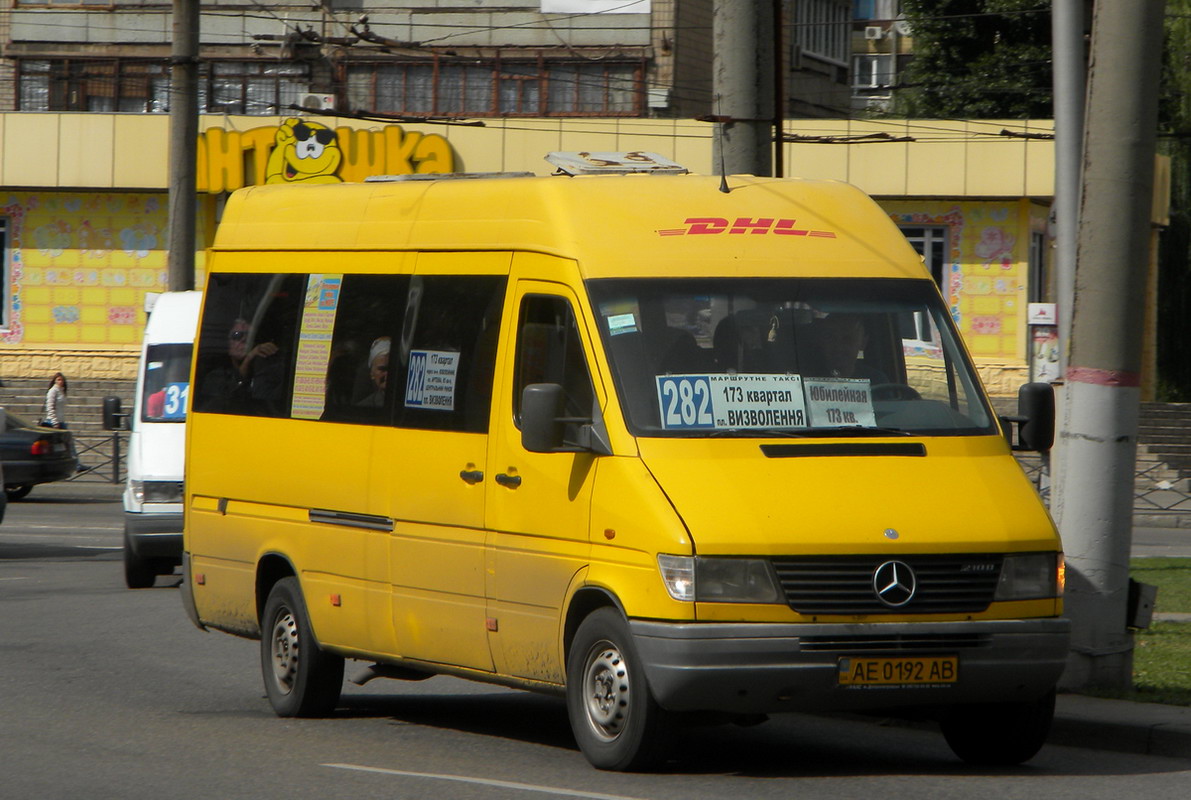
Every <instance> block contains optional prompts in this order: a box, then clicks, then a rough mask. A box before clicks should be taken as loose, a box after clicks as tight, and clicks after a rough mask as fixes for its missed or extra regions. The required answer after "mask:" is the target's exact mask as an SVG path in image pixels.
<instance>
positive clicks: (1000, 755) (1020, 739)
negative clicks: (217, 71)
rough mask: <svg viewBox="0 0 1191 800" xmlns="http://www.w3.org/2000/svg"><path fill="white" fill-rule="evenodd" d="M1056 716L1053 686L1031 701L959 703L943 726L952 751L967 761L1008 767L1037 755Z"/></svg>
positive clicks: (980, 764) (949, 712)
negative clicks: (961, 704)
mask: <svg viewBox="0 0 1191 800" xmlns="http://www.w3.org/2000/svg"><path fill="white" fill-rule="evenodd" d="M1054 716H1055V693H1054V691H1053V690H1051V691H1050V692H1048V693H1047V694H1046V695H1044V696H1043V697H1042V698H1040V699H1039V700H1036V701H1034V702H1032V703H1004V704H988V705H969V706H957V707H956V708H953V709H951V710H949V711H948V712H947V715H946V716H945V717H944V718H943V720H942V722H941V727H942V730H943V737H944V738H945V739H946V740H947V744H948V745H950V746H951V750H952V752H954V753H955V754H956V755H957V756H959V757H960V758H961V759H963V760H964V761H966V762H967V763H969V764H976V765H979V766H997V767H1008V766H1013V765H1015V764H1021V763H1022V762H1024V761H1029V760H1030V759H1031V758H1033V757H1034V756H1035V755H1037V753H1038V751H1039V750H1041V749H1042V745H1043V744H1045V742H1046V737H1047V734H1049V733H1050V724H1051V722H1052V721H1053V720H1054Z"/></svg>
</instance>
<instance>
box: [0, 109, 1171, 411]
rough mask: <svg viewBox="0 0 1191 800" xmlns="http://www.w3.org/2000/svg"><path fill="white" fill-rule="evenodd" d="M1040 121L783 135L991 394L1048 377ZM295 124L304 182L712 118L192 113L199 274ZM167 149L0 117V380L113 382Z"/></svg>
mask: <svg viewBox="0 0 1191 800" xmlns="http://www.w3.org/2000/svg"><path fill="white" fill-rule="evenodd" d="M299 126H300V128H302V129H304V130H299ZM1049 127H1050V124H1049V122H1045V121H1043V122H1029V123H1022V122H1020V121H1012V122H947V121H929V120H915V121H907V120H901V121H884V122H875V121H871V122H858V121H847V120H807V121H802V122H799V123H793V122H791V123H789V124H788V126H787V130H786V133H787V137H788V138H791V139H793V140H794V141H793V142H791V143H789V144H787V145H786V146H785V162H786V163H787V164H789V165H790V167H789V171H790V173H791V174H796V175H798V176H800V177H807V178H822V179H833V180H844V181H848V182H850V183H853V184H856V185H858V186H859V187H860V188H862V189H864V190H865V191H867V192H868V193H869V194H871V195H872V196H873V197H874V198H875V199H876V200H877V201H878V203H879V204H880V205H881V206H882V207H883V208H884V209H885V210H886V212H887V213H888V214H889V215H890V218H891V219H892V220H893V221H894V222H895V223H897V224H898V225H899V226H900V227H901V228H902V230H903V232H904V233H905V234H906V235H907V238H908V239H909V240H910V242H911V243H912V244H914V245H915V246H916V247H917V248H918V249H919V252H920V253H922V254H923V258H924V261H925V263H926V265H927V268H928V269H929V270H930V271H931V273H932V275H933V276H934V277H935V279H936V280H937V281H938V282H939V285H940V288H941V290H942V292H943V295H944V297H945V298H946V300H947V302H948V304H949V306H950V308H951V311H952V314H953V316H954V317H955V319H956V321H957V323H958V324H959V327H960V330H961V332H962V333H963V335H964V337H965V339H966V341H967V342H968V345H969V348H970V349H971V351H972V354H973V357H974V358H975V359H976V362H977V365H978V366H979V368H980V370H981V372H982V374H983V376H984V378H985V381H986V383H987V384H988V385H989V387H990V388H991V389H992V391H994V393H997V394H1012V393H1013V392H1015V391H1016V388H1017V386H1018V385H1020V384H1021V383H1024V382H1025V381H1026V380H1028V379H1030V378H1031V377H1043V378H1046V377H1051V376H1050V375H1049V374H1048V373H1047V372H1046V371H1045V370H1046V369H1047V361H1048V358H1049V354H1050V351H1048V350H1047V349H1046V348H1047V347H1048V346H1050V347H1053V344H1054V342H1053V337H1051V333H1052V331H1050V330H1045V329H1043V330H1040V327H1041V328H1045V327H1046V326H1045V325H1042V326H1040V325H1039V324H1037V323H1038V320H1035V319H1032V318H1031V316H1030V304H1031V303H1037V302H1042V303H1045V302H1047V301H1049V300H1051V299H1053V291H1054V287H1053V280H1052V279H1051V277H1050V275H1049V265H1050V261H1051V257H1050V251H1051V248H1052V240H1051V237H1050V231H1049V227H1048V214H1049V209H1050V193H1051V191H1052V189H1051V187H1052V185H1053V146H1052V144H1051V143H1050V142H1049V141H1048V140H1046V139H1045V138H1038V137H1039V136H1042V137H1044V136H1045V134H1046V132H1047V131H1048V130H1049ZM1005 130H1008V131H1012V132H1017V133H1019V134H1029V135H1027V136H1006V135H1003V134H1002V133H1001V131H1005ZM320 131H325V132H326V133H325V134H320V133H319V132H320ZM299 133H300V134H302V135H305V136H306V137H307V138H308V139H314V138H315V137H317V136H320V135H321V136H322V138H324V139H325V140H326V141H327V144H326V145H325V146H324V147H323V148H322V150H321V151H320V158H319V159H317V160H309V159H308V160H307V163H306V164H305V165H304V166H305V167H306V168H307V171H306V172H304V173H302V174H301V175H300V176H299V177H298V178H296V180H311V181H314V182H325V181H338V180H362V179H363V178H365V177H368V176H369V175H381V174H403V173H413V172H452V171H469V172H502V171H506V172H507V171H529V172H534V173H537V174H541V175H546V174H549V173H550V172H551V171H552V169H553V168H552V167H551V166H550V165H549V164H548V163H547V162H546V161H545V160H544V158H543V156H544V155H545V154H546V153H547V152H550V151H557V150H563V151H567V150H571V151H578V150H585V151H591V152H601V151H606V152H616V151H628V150H645V151H651V152H656V153H659V154H661V155H663V156H665V157H667V158H670V159H673V160H675V161H678V162H679V163H682V164H684V165H686V166H687V167H688V168H690V169H691V170H692V171H695V172H703V173H709V172H711V173H713V172H714V169H713V167H712V164H711V160H712V159H711V150H712V139H713V136H714V134H715V127H714V125H713V124H711V123H704V122H698V121H694V120H643V119H625V120H595V119H584V120H573V119H571V120H543V119H537V118H534V119H530V118H525V119H498V120H489V121H487V122H486V124H485V125H484V126H483V127H472V126H450V125H433V124H401V125H398V124H386V123H370V122H364V121H360V120H352V119H343V118H337V117H335V116H333V115H319V116H315V115H309V116H303V117H246V116H235V117H226V116H204V117H202V118H201V121H200V138H199V146H198V166H199V180H198V184H199V195H200V202H199V203H198V209H199V211H198V218H197V219H196V220H195V221H194V224H195V226H196V233H197V242H198V250H199V252H198V253H197V265H198V269H199V270H200V272H201V270H202V266H203V257H202V256H203V253H202V251H203V249H204V248H205V247H206V246H207V245H209V244H210V242H211V240H212V237H213V235H214V230H215V226H216V224H217V222H218V219H219V215H220V211H221V209H222V206H223V202H224V201H225V199H226V197H227V195H228V193H229V192H231V191H234V190H235V189H237V188H240V187H241V186H246V185H252V184H259V183H268V182H278V181H281V180H295V178H293V177H292V176H290V177H289V178H287V177H286V175H287V174H288V173H286V168H285V163H286V161H285V158H286V154H287V153H288V152H290V149H291V148H292V146H293V144H294V142H295V141H296V136H297V134H299ZM167 153H168V117H166V116H162V115H147V114H103V113H73V114H71V113H62V114H56V113H49V114H46V113H28V114H27V113H17V112H9V113H4V114H0V156H2V161H0V234H2V236H3V244H4V249H3V256H4V260H3V269H4V286H5V292H6V293H5V302H4V308H3V322H2V327H0V378H2V377H31V376H37V375H42V374H46V373H47V372H48V373H50V374H52V372H53V371H57V370H58V369H63V370H64V371H68V372H70V374H73V375H77V376H79V377H96V378H99V377H131V375H132V371H133V369H134V360H135V351H136V346H137V342H138V341H139V339H140V335H141V330H142V328H143V325H144V301H145V295H146V294H147V293H152V292H159V291H163V290H164V289H165V287H166V269H167V265H168V259H167V254H166V252H165V250H164V248H165V243H166V242H167V241H168V226H169V220H168V214H167V192H166V189H167V185H168V181H167V179H168V176H167V169H166V168H167ZM1162 199H1163V198H1162V196H1160V197H1159V202H1158V203H1156V209H1160V208H1163V207H1164V206H1162V203H1161V201H1162ZM1155 219H1156V220H1160V213H1159V211H1158V210H1156V212H1155ZM312 221H313V218H312ZM200 279H201V275H200Z"/></svg>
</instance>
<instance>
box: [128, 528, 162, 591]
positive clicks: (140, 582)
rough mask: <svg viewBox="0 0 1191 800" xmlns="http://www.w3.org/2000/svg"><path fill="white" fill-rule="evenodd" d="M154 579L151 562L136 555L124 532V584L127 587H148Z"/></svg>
mask: <svg viewBox="0 0 1191 800" xmlns="http://www.w3.org/2000/svg"><path fill="white" fill-rule="evenodd" d="M156 580H157V570H156V569H155V568H154V566H153V562H152V561H150V560H149V559H147V558H141V557H140V556H138V555H137V554H136V553H135V552H134V551H133V549H132V542H131V541H129V539H128V534H124V584H125V585H126V586H127V587H128V588H129V589H148V588H149V587H150V586H152V585H153V583H154V581H156Z"/></svg>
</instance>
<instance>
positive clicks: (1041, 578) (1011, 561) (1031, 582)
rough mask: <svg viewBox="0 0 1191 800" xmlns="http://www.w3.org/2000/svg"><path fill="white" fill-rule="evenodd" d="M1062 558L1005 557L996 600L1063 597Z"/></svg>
mask: <svg viewBox="0 0 1191 800" xmlns="http://www.w3.org/2000/svg"><path fill="white" fill-rule="evenodd" d="M1062 575H1063V556H1062V555H1061V554H1060V553H1030V554H1028V555H1016V556H1005V561H1004V563H1002V564H1001V579H1000V581H999V582H998V583H997V593H996V595H995V596H994V598H993V599H994V600H1038V599H1041V598H1045V597H1059V596H1061V595H1062V594H1063V577H1062Z"/></svg>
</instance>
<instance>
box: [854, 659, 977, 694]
mask: <svg viewBox="0 0 1191 800" xmlns="http://www.w3.org/2000/svg"><path fill="white" fill-rule="evenodd" d="M958 673H959V659H958V658H957V657H955V656H914V657H910V658H851V657H849V658H841V659H840V660H839V683H840V686H853V687H865V686H945V685H949V684H952V683H955V681H956V677H957V675H958Z"/></svg>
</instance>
